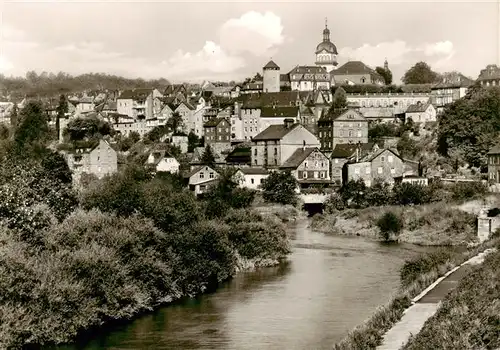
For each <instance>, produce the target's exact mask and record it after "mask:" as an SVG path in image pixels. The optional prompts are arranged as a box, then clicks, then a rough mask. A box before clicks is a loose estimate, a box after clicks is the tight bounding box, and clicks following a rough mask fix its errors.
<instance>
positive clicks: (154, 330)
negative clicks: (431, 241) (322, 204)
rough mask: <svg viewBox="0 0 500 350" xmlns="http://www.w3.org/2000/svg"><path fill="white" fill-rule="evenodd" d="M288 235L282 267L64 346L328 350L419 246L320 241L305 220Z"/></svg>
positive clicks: (386, 292) (379, 299)
mask: <svg viewBox="0 0 500 350" xmlns="http://www.w3.org/2000/svg"><path fill="white" fill-rule="evenodd" d="M290 230H292V231H293V232H292V234H293V243H292V244H293V253H292V254H291V256H290V259H289V260H290V262H289V263H288V264H287V265H286V266H280V267H274V268H267V269H262V270H260V271H257V272H247V273H242V274H239V275H238V276H237V277H236V278H234V279H233V280H231V281H230V282H228V283H226V284H224V285H223V286H221V287H220V288H219V289H218V290H217V292H215V293H213V294H208V295H202V296H200V297H198V298H197V299H194V300H188V301H185V302H182V303H178V304H174V305H171V306H167V307H164V308H162V309H160V310H158V311H157V312H155V313H153V314H150V315H145V316H143V317H141V318H139V319H137V320H135V321H134V322H132V323H130V324H128V325H123V326H118V327H115V328H114V329H113V330H110V331H109V332H107V333H105V334H100V335H95V337H94V338H93V339H89V340H88V341H87V342H85V343H80V344H78V345H73V346H71V347H64V349H72V350H75V349H179V350H198V349H203V350H205V349H207V350H208V349H227V350H233V349H234V350H247V349H248V350H250V349H251V350H255V349H258V350H260V349H262V350H271V349H272V350H281V349H286V350H292V349H300V350H312V349H318V350H320V349H331V347H332V345H333V344H334V343H335V342H337V341H339V340H341V339H342V338H343V337H344V336H345V335H346V334H347V333H348V332H349V330H351V329H352V328H353V327H355V326H356V325H358V324H360V323H362V322H363V321H364V320H365V319H366V318H367V317H369V316H370V315H371V314H372V313H373V312H374V311H375V309H376V308H377V307H378V306H379V305H381V304H383V303H385V302H387V301H388V300H389V298H390V296H391V293H393V292H394V291H395V290H396V288H397V286H398V283H399V272H398V271H399V268H400V267H401V265H402V264H403V262H404V260H405V259H406V258H409V257H411V256H414V255H416V254H417V253H418V252H421V251H423V250H425V249H426V248H422V247H416V246H412V245H383V244H380V243H377V242H371V241H366V240H364V239H362V238H347V237H334V236H327V235H324V234H322V233H318V232H314V231H312V230H311V229H309V228H308V221H307V220H303V221H300V222H298V223H297V224H296V225H295V226H294V227H291V228H290ZM59 349H63V348H59Z"/></svg>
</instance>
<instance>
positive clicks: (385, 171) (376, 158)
mask: <svg viewBox="0 0 500 350" xmlns="http://www.w3.org/2000/svg"><path fill="white" fill-rule="evenodd" d="M345 166H346V171H345V173H344V175H345V176H344V178H343V181H344V183H345V182H347V181H355V180H359V179H362V180H364V182H365V184H366V186H368V187H369V186H371V185H372V184H374V183H375V182H376V181H381V182H385V183H387V184H389V185H393V184H394V183H395V181H396V179H397V178H402V177H403V175H404V172H405V162H404V160H403V158H401V156H400V155H399V153H398V152H397V151H396V150H394V149H388V148H384V149H379V150H378V151H376V152H374V153H373V154H368V155H366V156H364V157H362V158H360V159H358V160H357V161H355V160H351V161H349V162H347V163H346V165H345Z"/></svg>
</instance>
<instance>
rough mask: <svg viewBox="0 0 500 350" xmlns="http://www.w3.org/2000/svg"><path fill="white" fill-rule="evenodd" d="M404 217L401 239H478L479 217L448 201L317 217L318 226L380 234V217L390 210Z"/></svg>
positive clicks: (430, 242)
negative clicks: (378, 223) (477, 219)
mask: <svg viewBox="0 0 500 350" xmlns="http://www.w3.org/2000/svg"><path fill="white" fill-rule="evenodd" d="M388 211H390V212H393V213H394V214H396V215H397V216H398V217H400V218H401V220H402V222H403V229H402V231H401V233H400V235H399V237H398V239H399V241H400V242H405V243H412V244H419V245H444V246H448V245H464V244H467V243H469V242H475V241H476V240H477V237H476V217H475V215H473V214H470V213H467V212H464V211H462V210H460V209H458V208H456V207H453V206H452V205H450V204H448V203H444V202H439V203H432V204H424V205H415V206H406V207H404V206H382V207H370V208H366V209H359V210H357V209H348V210H345V211H342V212H337V213H336V214H325V215H317V216H316V217H314V218H313V222H312V227H313V228H314V229H315V230H318V231H321V232H325V233H331V234H343V235H360V236H365V237H370V238H374V239H376V238H378V237H379V229H378V228H377V225H376V223H377V221H378V220H379V219H380V217H381V216H382V215H384V213H386V212H388Z"/></svg>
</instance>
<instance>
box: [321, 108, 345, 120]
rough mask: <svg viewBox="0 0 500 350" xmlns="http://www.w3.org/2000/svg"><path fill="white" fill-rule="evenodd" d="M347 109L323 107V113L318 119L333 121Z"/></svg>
mask: <svg viewBox="0 0 500 350" xmlns="http://www.w3.org/2000/svg"><path fill="white" fill-rule="evenodd" d="M348 110H349V109H347V108H342V109H336V108H335V109H333V110H332V109H328V110H327V109H324V110H323V115H322V116H321V117H320V118H319V121H320V122H323V121H333V120H335V119H337V118H338V117H340V116H341V115H342V114H344V113H345V112H347V111H348Z"/></svg>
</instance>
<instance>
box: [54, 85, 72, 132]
mask: <svg viewBox="0 0 500 350" xmlns="http://www.w3.org/2000/svg"><path fill="white" fill-rule="evenodd" d="M68 110H69V108H68V101H67V100H66V96H64V95H63V94H61V96H59V105H58V106H57V116H56V134H57V138H59V135H60V133H61V130H60V128H61V126H60V125H61V124H60V120H61V118H64V117H65V115H66V113H68Z"/></svg>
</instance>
